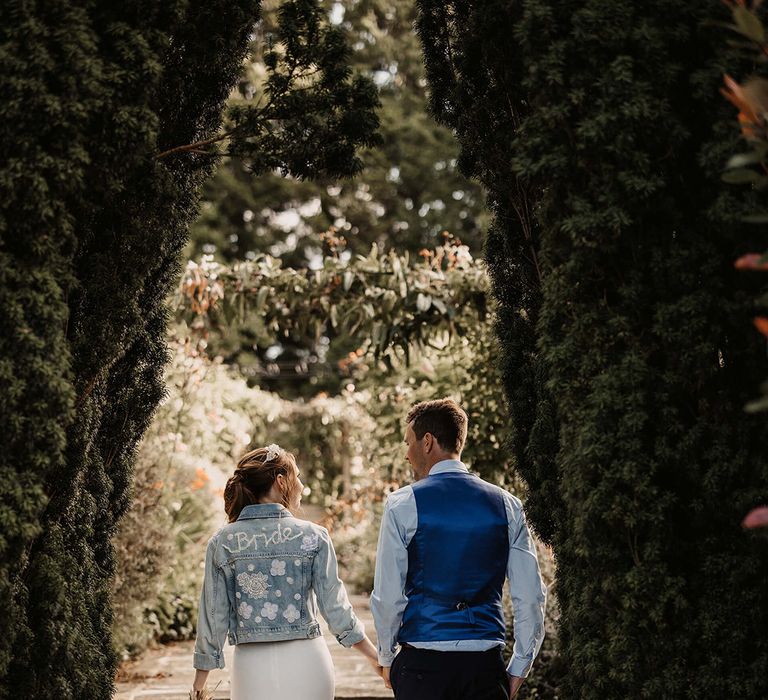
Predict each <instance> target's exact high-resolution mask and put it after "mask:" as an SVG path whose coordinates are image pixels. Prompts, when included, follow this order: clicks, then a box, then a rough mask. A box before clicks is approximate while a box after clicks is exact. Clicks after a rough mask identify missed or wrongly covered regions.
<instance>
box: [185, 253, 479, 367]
mask: <svg viewBox="0 0 768 700" xmlns="http://www.w3.org/2000/svg"><path fill="white" fill-rule="evenodd" d="M487 287H488V280H487V273H486V270H485V265H484V264H483V263H482V261H479V260H474V259H473V258H472V257H471V256H470V255H469V253H468V251H467V249H466V247H465V246H461V245H456V244H452V243H446V245H444V246H441V247H439V248H437V249H436V250H434V251H427V250H424V251H422V257H421V259H420V260H412V259H411V257H410V255H409V254H408V253H405V254H400V253H397V252H396V251H392V250H390V251H387V252H380V251H379V249H378V248H377V247H376V246H375V245H374V246H373V248H372V249H371V251H370V253H369V254H368V255H367V256H362V255H355V256H353V257H352V258H351V259H347V257H346V256H345V255H332V256H326V257H325V258H324V260H323V266H322V267H321V268H320V269H318V270H309V269H306V268H283V267H282V266H281V262H280V260H277V259H275V258H272V257H270V256H262V257H261V258H259V259H257V260H254V261H248V262H241V263H236V264H234V265H232V266H227V265H222V264H219V263H216V262H214V261H212V260H206V259H203V260H202V261H200V262H199V263H195V262H190V263H189V264H188V265H187V269H186V271H185V273H184V275H183V276H182V279H181V282H180V285H179V287H178V291H177V294H176V296H175V300H174V306H175V310H176V315H177V319H178V320H182V321H186V322H187V323H188V325H189V326H190V327H192V328H193V329H196V330H197V331H198V332H210V331H215V332H216V333H221V332H222V331H223V330H225V329H226V328H227V327H228V326H229V325H231V324H236V323H239V322H243V321H247V322H248V323H249V324H250V326H251V327H252V328H253V329H254V331H255V334H256V335H257V338H258V339H259V342H260V344H262V345H268V344H270V343H272V342H276V341H279V340H281V339H284V338H289V337H291V336H296V337H298V338H310V339H312V338H314V339H316V340H317V339H319V338H320V336H321V335H322V334H324V333H330V334H342V335H345V336H348V337H351V338H353V339H354V341H355V342H356V343H357V344H358V345H360V346H361V347H362V348H363V350H365V351H371V352H372V353H373V355H374V357H376V358H380V359H382V360H383V361H384V362H387V363H390V364H391V363H392V362H393V361H402V360H405V361H406V362H407V361H408V359H409V356H410V353H411V350H412V349H413V348H415V349H418V348H419V347H420V346H423V345H425V344H429V343H435V342H445V340H446V339H447V338H449V337H450V336H452V335H455V334H458V335H467V334H471V333H472V331H473V329H477V327H478V326H479V325H480V324H482V323H484V322H486V319H487V315H488V308H487V307H488V302H487V298H486V294H487Z"/></svg>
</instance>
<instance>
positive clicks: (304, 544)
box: [301, 534, 320, 552]
mask: <svg viewBox="0 0 768 700" xmlns="http://www.w3.org/2000/svg"><path fill="white" fill-rule="evenodd" d="M319 539H320V538H319V537H318V536H317V535H315V534H312V535H304V537H302V538H301V548H302V549H303V550H304V551H305V552H311V551H313V550H315V549H317V547H318V542H319Z"/></svg>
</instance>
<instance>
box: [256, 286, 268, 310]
mask: <svg viewBox="0 0 768 700" xmlns="http://www.w3.org/2000/svg"><path fill="white" fill-rule="evenodd" d="M268 296H269V287H267V286H264V287H262V288H261V289H259V293H258V294H257V295H256V312H257V313H259V312H260V311H261V310H262V309H263V308H264V304H265V303H266V301H267V297H268Z"/></svg>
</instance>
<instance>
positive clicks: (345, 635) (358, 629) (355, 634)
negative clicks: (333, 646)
mask: <svg viewBox="0 0 768 700" xmlns="http://www.w3.org/2000/svg"><path fill="white" fill-rule="evenodd" d="M364 639H365V627H364V626H363V623H362V622H360V620H355V626H354V627H353V628H352V629H351V630H347V631H346V632H342V633H341V634H337V635H336V640H337V641H338V642H339V644H341V646H343V647H346V648H347V649H349V647H351V646H353V645H355V644H357V643H358V642H362V641H363V640H364Z"/></svg>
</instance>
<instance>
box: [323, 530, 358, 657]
mask: <svg viewBox="0 0 768 700" xmlns="http://www.w3.org/2000/svg"><path fill="white" fill-rule="evenodd" d="M312 587H313V588H314V590H315V594H316V595H317V605H318V608H319V609H320V613H321V614H322V616H323V617H324V618H325V621H326V622H327V623H328V628H329V629H330V630H331V633H332V634H334V635H335V636H336V639H337V640H338V642H339V644H341V645H342V646H345V647H351V646H352V645H353V644H357V643H358V642H361V641H362V640H363V639H364V638H365V627H364V626H363V623H362V622H360V620H358V619H357V616H356V615H355V612H354V610H353V609H352V604H351V603H350V602H349V598H348V597H347V591H346V589H345V588H344V584H343V583H342V582H341V579H339V570H338V563H337V561H336V552H335V550H334V548H333V542H331V538H330V536H329V535H328V531H327V530H326V529H325V528H321V529H320V536H319V548H318V551H317V554H316V555H315V559H314V561H313V562H312Z"/></svg>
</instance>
